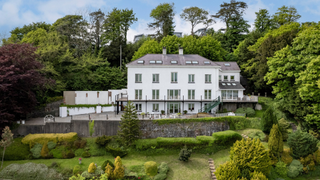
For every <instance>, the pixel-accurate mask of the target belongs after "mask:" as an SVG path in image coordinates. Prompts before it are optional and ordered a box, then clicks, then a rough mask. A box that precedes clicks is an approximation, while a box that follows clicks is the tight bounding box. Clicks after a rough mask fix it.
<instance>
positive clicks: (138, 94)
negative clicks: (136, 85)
mask: <svg viewBox="0 0 320 180" xmlns="http://www.w3.org/2000/svg"><path fill="white" fill-rule="evenodd" d="M135 99H142V89H136V90H135Z"/></svg>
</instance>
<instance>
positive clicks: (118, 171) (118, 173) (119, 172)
mask: <svg viewBox="0 0 320 180" xmlns="http://www.w3.org/2000/svg"><path fill="white" fill-rule="evenodd" d="M114 164H115V168H114V171H113V176H114V179H122V178H123V176H124V167H123V166H122V161H121V158H120V157H119V156H117V158H116V160H115V162H114Z"/></svg>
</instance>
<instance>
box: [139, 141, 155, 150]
mask: <svg viewBox="0 0 320 180" xmlns="http://www.w3.org/2000/svg"><path fill="white" fill-rule="evenodd" d="M135 145H136V148H137V149H139V150H146V149H148V148H151V147H157V145H158V143H157V139H138V140H137V141H136V142H135Z"/></svg>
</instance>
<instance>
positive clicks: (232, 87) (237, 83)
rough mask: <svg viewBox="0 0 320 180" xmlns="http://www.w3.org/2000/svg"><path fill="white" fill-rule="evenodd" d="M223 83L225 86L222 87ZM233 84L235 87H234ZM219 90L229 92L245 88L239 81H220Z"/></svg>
mask: <svg viewBox="0 0 320 180" xmlns="http://www.w3.org/2000/svg"><path fill="white" fill-rule="evenodd" d="M222 83H224V84H225V85H222ZM233 83H234V84H235V85H233ZM228 84H230V85H228ZM219 88H220V89H221V90H228V89H243V90H244V87H243V86H242V85H241V84H240V82H238V81H220V82H219Z"/></svg>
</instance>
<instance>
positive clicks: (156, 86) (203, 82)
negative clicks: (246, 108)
mask: <svg viewBox="0 0 320 180" xmlns="http://www.w3.org/2000/svg"><path fill="white" fill-rule="evenodd" d="M164 55H165V54H164ZM182 56H183V55H182ZM182 56H181V57H182ZM154 60H159V59H154ZM160 60H161V59H160ZM136 61H139V59H138V60H136ZM144 61H146V60H144ZM162 63H163V64H137V63H136V64H128V65H127V67H128V86H127V87H128V100H129V101H132V102H133V103H134V104H135V105H136V108H137V110H138V112H144V113H147V112H148V113H150V114H152V113H155V114H157V113H161V110H164V111H165V113H178V112H179V113H182V112H183V111H184V110H187V111H188V113H198V110H199V109H200V108H201V107H204V106H205V104H206V103H210V102H212V101H213V100H215V99H216V98H218V96H220V98H222V92H224V95H225V98H230V97H227V96H226V94H227V95H230V93H231V99H237V98H242V97H243V90H244V89H243V87H242V86H241V87H242V88H238V89H236V88H234V89H230V87H231V88H232V83H235V82H237V83H238V84H240V83H239V82H240V69H239V68H238V69H237V70H222V68H221V66H220V65H210V66H208V65H200V63H199V65H183V64H180V65H173V64H171V65H170V64H168V63H164V62H162ZM236 66H237V65H236ZM237 67H238V66H237ZM172 73H176V74H173V75H172ZM157 76H158V78H155V77H157ZM172 76H173V77H172ZM219 76H221V80H222V81H223V80H224V79H223V78H224V76H227V79H228V85H229V87H228V85H227V84H226V88H228V90H222V89H220V87H219ZM172 78H173V79H172ZM155 79H156V80H158V82H157V81H156V82H154V81H155ZM172 80H173V81H175V80H177V82H172ZM190 81H191V82H190ZM229 83H231V86H230V84H229ZM234 87H238V86H234ZM176 90H178V92H177V91H176ZM171 93H173V95H172V94H171ZM175 93H177V94H178V96H175V95H176V94H175ZM158 94H159V97H158ZM193 94H194V96H193ZM209 94H210V95H209ZM232 95H233V96H232ZM217 108H218V107H215V108H214V109H213V111H216V109H217Z"/></svg>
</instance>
